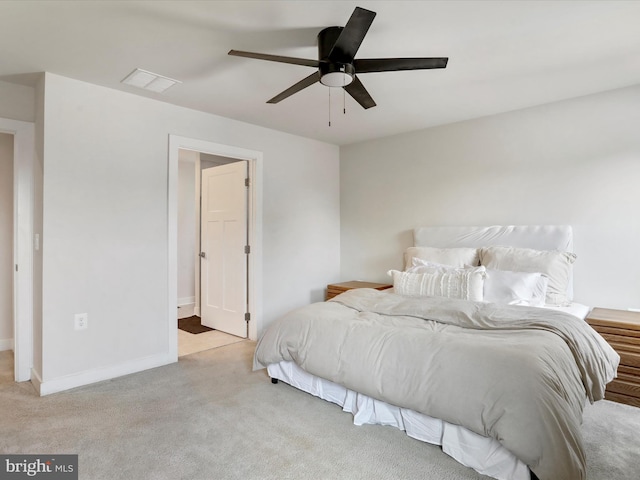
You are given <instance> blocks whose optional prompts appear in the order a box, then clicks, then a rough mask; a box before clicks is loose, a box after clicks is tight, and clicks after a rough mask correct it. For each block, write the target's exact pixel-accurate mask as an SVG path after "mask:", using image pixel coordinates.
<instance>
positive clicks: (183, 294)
mask: <svg viewBox="0 0 640 480" xmlns="http://www.w3.org/2000/svg"><path fill="white" fill-rule="evenodd" d="M197 155H198V152H193V151H189V150H180V159H179V161H178V305H184V304H189V303H194V302H195V296H196V286H195V278H196V271H195V270H196V268H195V254H196V159H195V158H185V157H195V156H197Z"/></svg>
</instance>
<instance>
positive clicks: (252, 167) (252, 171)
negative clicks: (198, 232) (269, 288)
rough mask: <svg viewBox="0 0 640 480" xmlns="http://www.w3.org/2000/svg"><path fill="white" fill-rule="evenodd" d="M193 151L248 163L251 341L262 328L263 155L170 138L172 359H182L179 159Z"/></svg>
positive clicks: (169, 321) (255, 338)
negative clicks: (182, 153)
mask: <svg viewBox="0 0 640 480" xmlns="http://www.w3.org/2000/svg"><path fill="white" fill-rule="evenodd" d="M180 149H184V150H193V151H196V152H200V153H208V154H211V155H218V156H222V157H229V158H237V159H239V160H247V161H248V163H249V177H250V178H251V185H250V187H249V243H250V245H251V254H250V255H249V285H248V288H249V311H250V312H251V322H249V339H251V340H257V337H258V332H259V331H260V327H261V326H262V323H261V320H262V318H261V317H262V315H261V314H262V158H263V155H262V152H258V151H255V150H247V149H245V148H240V147H234V146H231V145H223V144H219V143H213V142H209V141H206V140H198V139H193V138H187V137H181V136H178V135H169V161H168V195H167V199H168V205H167V224H168V242H167V248H168V251H167V256H168V275H169V277H168V281H169V285H168V292H167V293H168V302H169V303H168V309H167V311H168V322H167V323H168V330H169V331H168V339H169V357H170V358H175V360H174V361H177V359H178V329H177V328H176V319H175V315H176V310H177V308H178V306H177V296H178V293H177V292H178V285H177V282H178V279H177V277H178V276H177V269H178V250H177V245H178V213H177V208H178V207H177V196H178V160H179V150H180ZM198 313H199V312H198Z"/></svg>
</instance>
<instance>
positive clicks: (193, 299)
mask: <svg viewBox="0 0 640 480" xmlns="http://www.w3.org/2000/svg"><path fill="white" fill-rule="evenodd" d="M194 303H196V297H184V298H179V299H178V306H179V307H182V306H184V305H192V304H194Z"/></svg>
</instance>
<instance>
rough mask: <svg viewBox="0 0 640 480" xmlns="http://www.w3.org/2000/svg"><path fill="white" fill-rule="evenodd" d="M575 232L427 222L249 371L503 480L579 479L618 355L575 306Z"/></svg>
mask: <svg viewBox="0 0 640 480" xmlns="http://www.w3.org/2000/svg"><path fill="white" fill-rule="evenodd" d="M575 259H576V256H575V254H574V253H573V236H572V229H571V227H569V226H490V227H424V228H419V229H416V230H415V231H414V246H413V247H411V248H408V249H407V250H406V251H405V252H404V260H403V262H404V268H403V270H391V271H390V272H389V274H390V275H391V276H392V278H393V284H394V288H393V289H391V290H386V291H377V290H372V289H357V290H351V291H348V292H345V293H343V294H341V295H338V296H337V297H334V298H333V299H332V300H331V301H328V302H323V303H316V304H312V305H308V306H306V307H303V308H301V309H298V310H296V311H294V312H291V313H289V314H287V315H285V316H284V317H282V318H281V319H279V320H277V321H276V322H274V323H273V324H272V325H270V327H269V328H268V329H267V330H266V331H265V333H264V335H263V336H262V337H261V339H260V340H259V342H258V344H257V346H256V353H255V357H254V368H264V367H266V368H267V369H268V373H269V376H270V377H271V378H272V380H273V381H274V382H277V381H278V380H282V381H284V382H286V383H288V384H290V385H292V386H294V387H296V388H299V389H301V390H303V391H305V392H308V393H311V394H313V395H316V396H318V397H320V398H323V399H325V400H328V401H331V402H333V403H336V404H338V405H340V406H342V408H343V409H344V410H345V411H347V412H350V413H352V414H353V416H354V423H355V424H357V425H362V424H365V423H366V424H371V423H373V424H381V425H393V426H395V427H397V428H400V429H402V430H404V431H405V432H406V433H407V435H410V436H411V437H413V438H416V439H418V440H421V441H425V442H428V443H432V444H436V445H441V446H442V449H443V451H444V452H445V453H447V454H449V455H451V456H452V457H453V458H455V459H456V460H457V461H459V462H460V463H462V464H464V465H466V466H468V467H470V468H473V469H474V470H476V471H478V472H479V473H481V474H484V475H488V476H491V477H493V478H496V479H499V480H528V479H529V478H539V479H540V480H551V479H572V480H573V479H576V480H578V479H584V478H586V467H585V458H584V452H583V447H582V439H581V434H580V424H581V421H582V411H583V408H584V406H585V404H586V403H587V402H595V401H597V400H600V399H602V398H604V389H605V386H606V383H608V382H609V381H611V380H612V379H613V378H614V377H615V374H616V369H617V365H618V362H619V356H618V355H617V354H616V353H615V351H614V350H613V349H612V348H611V347H610V346H609V345H608V344H607V343H606V342H605V341H604V340H603V339H602V337H600V335H598V334H597V333H596V332H595V331H594V330H593V329H592V328H591V327H590V326H589V325H588V324H587V323H586V322H585V321H584V317H585V316H586V314H587V313H588V311H589V308H588V307H587V306H585V305H581V304H578V303H575V302H573V301H572V300H573V267H572V266H573V262H574V261H575Z"/></svg>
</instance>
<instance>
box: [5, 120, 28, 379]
mask: <svg viewBox="0 0 640 480" xmlns="http://www.w3.org/2000/svg"><path fill="white" fill-rule="evenodd" d="M0 132H2V133H8V134H10V135H13V261H14V264H15V265H17V266H18V270H17V271H16V272H14V273H15V275H14V277H13V356H14V361H13V363H14V378H15V381H16V382H26V381H28V380H30V379H31V369H32V367H33V248H32V247H33V230H34V226H33V217H34V215H33V209H34V202H33V175H34V173H33V166H34V153H35V125H34V124H33V123H31V122H23V121H20V120H10V119H6V118H0Z"/></svg>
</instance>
